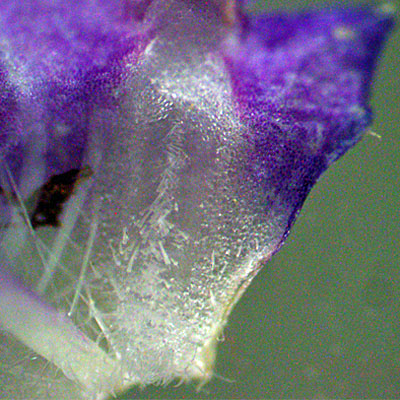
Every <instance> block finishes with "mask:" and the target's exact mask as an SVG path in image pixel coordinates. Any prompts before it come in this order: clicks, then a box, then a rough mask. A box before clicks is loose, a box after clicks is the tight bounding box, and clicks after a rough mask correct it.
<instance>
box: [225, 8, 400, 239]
mask: <svg viewBox="0 0 400 400" xmlns="http://www.w3.org/2000/svg"><path fill="white" fill-rule="evenodd" d="M393 25H394V19H393V16H392V15H390V14H388V13H385V12H384V11H383V10H380V9H377V8H373V7H359V8H353V9H326V10H322V11H308V12H304V13H301V14H285V13H276V14H271V15H262V16H258V17H248V16H246V17H244V18H243V20H242V32H241V36H240V40H239V41H238V40H233V41H230V42H228V43H227V46H226V48H225V62H226V65H227V66H228V69H229V72H230V76H231V81H232V86H233V90H234V96H235V97H236V103H237V109H238V112H239V114H240V117H241V119H242V120H243V121H244V122H245V123H246V124H247V125H248V126H249V128H250V131H251V132H252V133H251V135H250V137H249V138H248V140H249V142H250V143H251V147H250V148H251V149H252V150H251V154H249V156H248V163H247V165H245V166H244V167H245V168H246V169H247V170H248V171H249V174H250V175H251V176H252V178H253V179H254V182H257V184H258V185H259V186H260V187H261V188H263V190H264V191H265V193H266V203H265V209H266V211H267V212H268V211H269V210H271V209H274V208H277V207H278V208H281V207H282V212H285V213H287V212H289V218H288V224H287V229H286V232H288V231H289V229H290V227H291V225H292V224H293V222H294V220H295V218H296V215H297V213H298V211H299V209H300V208H301V206H302V204H303V202H304V200H305V198H306V196H307V194H308V193H309V191H310V189H311V187H312V186H313V185H314V183H315V182H316V181H317V179H318V177H319V176H320V175H321V174H322V173H323V172H324V171H325V170H326V168H327V167H328V166H329V165H330V164H331V163H332V162H333V161H335V160H336V159H338V158H339V157H340V156H341V155H343V154H344V153H345V152H346V151H347V150H348V149H349V148H351V147H352V146H353V145H354V144H355V143H356V142H357V141H358V140H359V139H360V138H361V137H362V135H363V134H364V133H365V131H366V129H367V127H368V126H369V125H370V124H371V121H372V116H371V111H370V108H369V105H368V97H369V92H370V88H371V81H372V73H373V69H374V66H375V64H376V62H377V60H378V58H379V53H380V50H381V47H382V45H383V42H384V40H385V38H386V36H387V34H388V33H389V31H390V30H391V29H392V27H393ZM285 208H286V210H285ZM286 236H287V234H286V235H285V237H286ZM283 240H284V238H283Z"/></svg>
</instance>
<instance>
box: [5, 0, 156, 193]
mask: <svg viewBox="0 0 400 400" xmlns="http://www.w3.org/2000/svg"><path fill="white" fill-rule="evenodd" d="M138 3H140V7H136V6H138ZM148 3H149V2H148V1H146V2H145V1H141V2H134V3H133V2H130V1H117V2H109V1H104V0H95V1H89V0H83V1H79V2H76V1H63V2H61V1H56V2H50V1H49V2H46V1H39V0H25V1H19V2H15V1H12V0H6V1H3V2H2V3H1V4H0V22H1V27H2V28H1V30H0V40H1V42H2V53H1V56H0V96H1V103H0V104H1V108H0V116H1V117H2V118H1V132H0V153H1V154H2V155H3V157H4V156H5V161H6V162H7V164H8V165H9V167H10V169H11V170H12V171H13V173H14V175H15V178H16V181H17V183H18V182H19V180H20V174H21V170H22V167H23V164H24V163H26V159H30V160H31V169H32V170H36V174H33V173H32V174H31V176H30V181H31V182H30V185H24V187H23V188H21V190H22V193H23V195H24V196H28V195H29V194H31V193H32V191H33V190H35V189H37V188H38V187H39V186H41V185H42V184H43V183H44V182H45V181H46V180H48V179H49V177H51V176H52V175H54V174H60V173H62V172H65V171H67V170H69V169H71V168H80V167H81V162H82V157H83V154H84V151H85V148H86V143H87V140H88V135H89V130H90V126H89V120H90V115H91V113H92V112H93V109H95V108H96V107H107V108H112V107H113V106H115V104H114V103H115V101H114V100H113V96H112V89H113V88H115V87H116V85H117V84H118V83H119V82H120V80H121V77H122V74H123V71H122V68H121V67H122V64H121V63H122V61H123V60H124V62H125V64H126V62H127V61H129V62H131V63H135V62H136V61H137V57H138V56H139V54H140V53H141V52H142V51H143V48H144V46H145V44H146V43H147V42H148V41H149V39H150V38H151V33H149V29H150V26H148V24H146V23H143V22H140V21H139V19H140V18H142V17H143V16H142V15H141V14H143V12H144V11H145V9H146V6H148ZM140 10H142V11H143V12H142V11H140ZM139 11H140V12H139Z"/></svg>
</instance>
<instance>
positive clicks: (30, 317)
mask: <svg viewBox="0 0 400 400" xmlns="http://www.w3.org/2000/svg"><path fill="white" fill-rule="evenodd" d="M0 327H1V328H2V329H5V330H6V331H8V332H9V333H11V334H12V335H14V336H15V337H16V338H18V339H19V340H20V341H21V342H23V343H24V344H25V345H27V346H28V347H30V348H31V349H32V350H34V351H35V352H36V353H38V354H39V355H41V356H42V357H44V358H46V359H47V360H49V361H51V362H52V363H53V364H55V365H56V366H57V367H58V368H60V369H61V370H62V371H63V373H64V374H65V375H66V376H67V377H68V378H70V379H72V380H73V381H75V382H77V383H78V384H79V385H80V386H82V388H83V390H84V391H85V392H86V393H87V394H88V395H89V396H90V398H95V399H100V398H103V397H105V396H106V395H108V394H110V393H113V392H114V391H116V390H120V389H121V388H122V385H123V382H122V378H121V375H122V374H121V370H120V368H119V366H118V363H117V361H116V360H114V359H113V358H111V357H110V356H108V355H107V354H106V353H105V352H104V351H103V350H102V349H101V348H99V347H98V346H97V345H96V344H95V343H94V342H92V341H91V340H90V339H88V338H87V337H86V336H85V335H84V334H83V333H82V332H80V331H79V330H78V329H77V328H76V327H75V325H74V324H73V323H72V321H71V320H70V319H69V318H67V317H66V316H65V315H63V314H61V313H60V312H57V311H56V310H54V309H53V308H51V307H50V306H49V305H47V304H46V303H44V302H43V301H42V300H41V299H40V298H38V297H37V296H36V295H35V294H33V293H31V292H29V291H27V290H26V289H25V288H23V287H22V286H20V285H19V284H18V283H16V282H15V281H14V280H13V279H12V278H10V277H9V276H8V275H7V274H6V273H4V272H3V271H2V270H0Z"/></svg>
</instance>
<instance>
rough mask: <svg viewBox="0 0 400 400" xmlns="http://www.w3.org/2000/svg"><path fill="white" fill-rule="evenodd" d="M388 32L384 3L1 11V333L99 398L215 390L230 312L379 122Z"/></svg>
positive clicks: (78, 5)
mask: <svg viewBox="0 0 400 400" xmlns="http://www.w3.org/2000/svg"><path fill="white" fill-rule="evenodd" d="M392 25H393V18H392V15H391V13H390V12H387V10H385V8H381V9H378V8H372V7H360V8H353V9H324V10H322V11H318V10H313V11H309V12H303V13H299V14H285V13H275V14H271V15H261V16H251V15H249V14H246V13H245V10H244V8H243V6H242V7H240V3H239V5H235V3H234V2H230V1H227V2H219V1H215V2H200V1H184V0H182V1H172V0H171V1H170V2H165V1H161V0H160V1H140V0H135V1H128V0H119V1H116V0H109V1H106V0H90V1H89V0H83V1H80V2H75V1H46V0H24V1H20V2H15V1H12V0H5V1H3V2H2V3H1V5H0V43H1V47H0V49H1V53H0V163H1V169H0V186H1V192H0V216H1V218H0V221H1V224H2V231H1V233H2V236H1V248H0V261H1V269H0V296H1V298H0V300H1V301H0V324H1V325H2V326H3V327H4V329H5V331H8V332H9V333H11V335H12V336H14V337H16V338H17V339H18V340H20V341H21V342H23V343H24V344H25V345H27V346H29V347H31V348H32V349H34V350H35V351H36V352H37V353H39V354H40V355H42V356H44V357H45V358H47V359H48V360H50V361H52V362H53V363H54V364H55V365H56V366H57V367H58V368H60V369H61V370H62V371H63V372H64V374H65V376H66V377H67V378H69V379H71V380H72V381H76V382H78V383H79V384H80V385H81V386H82V387H83V392H86V393H90V394H92V395H96V396H100V395H103V396H104V395H106V394H109V393H112V392H113V391H114V390H118V389H119V388H125V387H128V386H129V385H132V384H148V383H155V382H165V381H169V380H171V379H174V378H181V379H184V380H186V379H193V378H197V379H201V380H205V381H206V380H208V379H209V378H210V377H211V375H212V367H213V362H214V358H215V346H216V338H217V336H218V335H219V334H220V332H221V331H222V329H223V327H224V325H225V323H226V320H227V317H228V315H229V312H230V310H231V309H232V307H233V306H234V304H235V303H236V301H237V300H238V299H239V298H240V296H241V294H242V293H243V291H244V289H245V288H246V287H247V286H248V285H249V283H250V281H251V279H252V278H253V277H254V276H255V274H256V273H257V271H258V270H259V269H260V268H261V267H262V265H263V264H264V262H265V261H266V260H268V259H269V258H270V257H271V255H272V254H273V253H275V252H276V251H277V250H278V249H279V248H280V246H281V245H282V243H283V242H284V240H285V238H286V237H287V235H288V233H289V230H290V227H291V226H292V224H293V222H294V220H295V218H296V215H297V213H298V212H299V210H300V208H301V206H302V204H303V202H304V200H305V197H306V196H307V194H308V192H309V191H310V189H311V187H312V186H313V185H314V183H315V182H316V181H317V179H318V177H319V176H320V175H321V173H322V172H323V171H325V169H326V168H327V167H328V166H329V165H330V164H331V163H332V162H333V161H335V160H336V159H337V158H339V157H340V156H341V155H342V154H343V153H344V152H345V151H346V150H347V149H348V148H350V147H351V146H353V145H354V144H355V143H356V142H357V141H358V140H359V139H360V138H361V137H362V135H363V134H364V133H365V132H366V130H367V128H368V126H369V125H370V123H371V112H370V109H369V107H368V96H369V91H370V86H371V80H372V74H373V70H374V65H375V63H376V61H377V57H378V55H379V51H380V48H381V46H382V43H383V41H384V39H385V36H386V35H387V33H388V31H389V30H390V28H391V26H392ZM27 260H29V261H27ZM16 282H18V283H16ZM24 306H25V307H26V308H25V309H24ZM23 309H24V310H23ZM22 310H23V311H22ZM55 310H58V311H55ZM62 313H67V315H68V317H66V316H64V315H63V314H62ZM11 315H19V317H17V318H16V319H17V322H16V323H14V321H13V318H11V317H10V316H11ZM30 316H32V318H31V317H30ZM36 316H37V317H36ZM51 321H55V322H54V324H53V325H54V326H53V327H50V325H52V323H51ZM77 326H78V327H80V329H81V330H80V331H78V329H77V328H76V327H77ZM33 329H35V332H39V335H30V334H29V332H30V330H33ZM12 336H10V337H12ZM40 337H46V338H48V339H47V343H46V344H43V343H42V342H40V339H39V338H40ZM7 340H8V339H7ZM96 340H97V341H98V343H100V345H97V344H96V343H95V342H96ZM57 341H61V342H63V343H64V346H61V347H58V346H57ZM66 349H68V350H66ZM71 354H74V355H71ZM91 364H95V365H96V366H97V367H96V368H94V369H93V370H91V368H90V365H91ZM21 379H22V380H23V379H24V378H21ZM4 385H5V383H4V384H3V386H4ZM44 386H45V384H44ZM4 387H6V386H4ZM7 387H8V388H9V386H7ZM40 390H41V389H40V385H38V386H36V388H35V392H32V393H29V396H31V397H35V396H36V397H40V396H41V392H40ZM57 395H58V394H57V393H56V394H55V397H57Z"/></svg>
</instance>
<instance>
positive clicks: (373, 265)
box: [121, 1, 400, 399]
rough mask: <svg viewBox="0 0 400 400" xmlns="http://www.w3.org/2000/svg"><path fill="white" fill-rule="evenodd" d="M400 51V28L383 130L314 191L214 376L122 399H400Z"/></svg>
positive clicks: (382, 87) (384, 93)
mask: <svg viewBox="0 0 400 400" xmlns="http://www.w3.org/2000/svg"><path fill="white" fill-rule="evenodd" d="M354 3H358V2H354ZM354 3H352V4H354ZM259 4H260V5H261V4H264V5H263V7H264V8H266V9H271V8H282V9H289V8H290V9H296V8H297V9H298V8H305V7H309V6H311V4H316V5H321V4H327V2H326V1H325V2H324V1H314V2H312V3H311V2H309V1H308V2H302V1H297V2H296V1H275V2H267V3H265V2H264V3H262V2H259ZM340 4H343V3H342V2H341V3H340ZM399 52H400V32H399V31H397V32H395V33H394V34H393V35H392V37H391V39H390V41H389V42H388V44H387V46H386V50H385V52H384V55H383V56H382V57H381V59H380V62H379V70H378V72H377V75H376V79H375V85H374V91H373V96H372V106H373V109H374V111H375V121H374V125H373V127H372V128H373V130H374V131H375V132H377V133H378V134H380V135H381V136H382V138H381V139H379V138H377V137H373V136H366V137H365V138H364V139H363V141H362V142H361V143H359V144H358V145H357V146H356V147H355V148H354V149H352V150H351V151H349V152H348V153H347V154H346V155H345V157H344V158H342V159H341V160H339V161H338V162H337V163H336V164H335V165H333V166H332V167H331V168H330V169H329V171H328V172H327V173H325V175H324V176H323V177H322V178H321V180H320V182H319V183H318V184H317V185H316V186H315V187H314V189H313V191H312V192H311V195H310V196H309V197H308V199H307V201H306V203H305V205H304V208H303V210H302V212H301V214H300V217H299V219H298V221H297V223H296V224H295V226H294V228H293V230H292V233H291V235H290V236H289V239H288V241H287V243H286V245H285V247H284V248H283V249H282V250H281V251H280V252H279V254H278V255H276V256H275V257H274V258H273V259H272V260H271V261H270V262H269V263H268V264H267V266H266V267H265V268H264V269H263V270H262V271H261V273H260V274H259V275H258V276H257V277H256V279H255V280H254V281H253V283H252V285H251V286H250V288H249V290H248V291H247V292H246V294H245V295H244V297H243V298H242V299H241V301H240V302H239V304H238V305H237V307H236V309H235V310H234V312H233V314H232V316H231V318H230V321H229V324H228V326H227V328H226V330H225V334H224V338H223V341H221V343H220V345H219V354H218V359H217V365H216V376H215V378H214V379H213V380H212V381H211V382H210V383H209V384H208V385H207V386H205V387H204V388H203V389H202V390H201V391H200V392H197V391H196V388H195V386H194V385H181V386H178V387H176V386H174V385H170V386H168V387H164V388H160V387H148V388H145V389H143V390H139V389H134V390H132V391H130V392H129V394H126V395H125V396H123V397H121V398H123V399H130V398H138V399H191V398H193V399H194V398H196V399H265V398H275V399H282V398H308V399H321V398H352V399H355V398H362V399H367V398H368V399H370V398H376V399H378V398H379V399H400V326H399V320H400V301H399V294H400V270H399V266H400V262H399V260H400V250H399V247H400V246H399V244H400V240H399V238H400V217H399V205H400V189H399V185H400V165H399V159H400V128H399V122H400V118H399V108H400V102H399V97H400V79H399V78H400V76H399V75H400V67H399V66H400V54H399Z"/></svg>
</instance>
